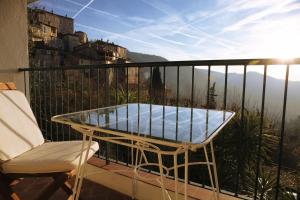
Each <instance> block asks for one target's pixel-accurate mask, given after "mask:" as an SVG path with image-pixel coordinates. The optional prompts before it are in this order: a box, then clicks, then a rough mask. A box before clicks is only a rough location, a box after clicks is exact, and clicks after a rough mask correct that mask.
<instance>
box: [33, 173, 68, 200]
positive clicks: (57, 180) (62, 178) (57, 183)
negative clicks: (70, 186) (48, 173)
mask: <svg viewBox="0 0 300 200" xmlns="http://www.w3.org/2000/svg"><path fill="white" fill-rule="evenodd" d="M53 178H54V181H53V182H52V183H51V184H50V185H49V186H48V187H47V188H46V189H45V190H44V191H43V192H42V194H40V195H39V197H38V198H37V199H38V200H47V199H49V198H50V197H51V196H52V195H53V194H54V193H55V192H56V191H57V190H58V189H59V188H60V187H62V186H63V185H64V184H65V182H66V181H67V180H68V175H67V174H65V173H62V174H60V175H57V176H55V177H53ZM63 189H64V188H63Z"/></svg>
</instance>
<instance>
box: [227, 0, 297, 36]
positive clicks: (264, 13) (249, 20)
mask: <svg viewBox="0 0 300 200" xmlns="http://www.w3.org/2000/svg"><path fill="white" fill-rule="evenodd" d="M291 2H292V1H291V0H286V1H281V2H280V3H277V4H274V5H272V6H271V7H267V8H266V9H263V10H261V11H259V12H255V13H254V14H250V15H248V16H246V17H245V18H242V19H241V20H239V21H237V22H235V23H233V24H231V25H229V26H226V27H224V28H223V32H229V31H237V30H240V29H241V28H243V27H244V26H246V25H248V24H253V23H255V22H256V21H258V20H260V19H262V18H264V17H268V16H271V15H273V14H279V13H286V12H290V11H291V10H294V9H299V4H295V6H296V7H294V6H292V7H291V5H290V3H291ZM287 6H288V9H287V8H286V7H287ZM250 8H252V7H250Z"/></svg>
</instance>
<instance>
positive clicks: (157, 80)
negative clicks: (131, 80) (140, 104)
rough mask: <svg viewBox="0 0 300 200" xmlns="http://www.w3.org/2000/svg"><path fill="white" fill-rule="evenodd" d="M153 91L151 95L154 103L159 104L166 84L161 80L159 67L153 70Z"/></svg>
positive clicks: (151, 90)
mask: <svg viewBox="0 0 300 200" xmlns="http://www.w3.org/2000/svg"><path fill="white" fill-rule="evenodd" d="M150 84H151V89H150V90H149V95H150V96H151V97H152V102H153V103H156V104H159V103H161V102H162V101H161V100H162V96H163V91H164V90H163V89H164V84H163V83H162V80H161V74H160V71H159V67H155V68H154V69H153V74H152V80H151V83H150Z"/></svg>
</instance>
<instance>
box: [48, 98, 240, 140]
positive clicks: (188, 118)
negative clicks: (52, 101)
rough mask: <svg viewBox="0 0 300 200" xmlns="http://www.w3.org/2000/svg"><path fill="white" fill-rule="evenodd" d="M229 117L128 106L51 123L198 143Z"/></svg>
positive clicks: (183, 109)
mask: <svg viewBox="0 0 300 200" xmlns="http://www.w3.org/2000/svg"><path fill="white" fill-rule="evenodd" d="M233 115H234V113H233V112H229V111H219V110H208V109H199V108H186V107H174V106H162V105H153V104H152V105H150V104H138V103H132V104H124V105H118V106H111V107H106V108H99V109H94V110H88V111H81V112H76V113H70V114H64V115H59V116H55V117H54V118H53V120H54V121H56V122H61V123H65V124H70V125H72V124H74V123H75V124H81V125H88V126H94V127H99V128H102V129H109V130H116V131H120V132H123V133H124V134H135V135H140V136H145V137H151V138H155V139H161V140H168V141H172V142H179V143H192V144H200V143H203V142H204V141H205V140H207V139H208V138H209V137H210V136H212V135H213V134H214V133H215V132H216V131H217V130H218V128H219V127H221V126H222V125H225V124H226V123H227V122H228V121H229V120H230V119H231V118H232V117H233Z"/></svg>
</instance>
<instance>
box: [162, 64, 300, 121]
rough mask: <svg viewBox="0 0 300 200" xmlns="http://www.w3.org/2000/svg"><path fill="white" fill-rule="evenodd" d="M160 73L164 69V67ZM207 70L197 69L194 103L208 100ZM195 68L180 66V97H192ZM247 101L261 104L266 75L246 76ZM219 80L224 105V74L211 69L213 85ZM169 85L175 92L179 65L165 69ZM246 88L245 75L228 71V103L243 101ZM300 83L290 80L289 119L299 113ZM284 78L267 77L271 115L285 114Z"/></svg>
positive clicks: (251, 106)
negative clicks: (283, 108) (264, 76)
mask: <svg viewBox="0 0 300 200" xmlns="http://www.w3.org/2000/svg"><path fill="white" fill-rule="evenodd" d="M161 75H163V73H162V69H161ZM207 75H208V74H207V70H205V69H195V80H194V82H195V84H194V98H195V102H199V103H200V104H205V103H206V91H207ZM191 77H192V68H191V67H181V68H180V73H179V94H180V97H181V98H190V97H191V88H192V80H191V79H192V78H191ZM246 80H247V81H246V93H245V102H246V104H245V105H246V108H247V109H257V108H260V107H261V100H262V89H263V75H262V74H260V73H257V72H248V73H247V78H246ZM214 82H215V83H216V94H217V95H218V96H217V104H218V105H219V106H220V107H221V106H222V105H223V96H224V82H225V74H224V73H220V72H215V71H211V84H212V83H214ZM166 86H167V88H169V89H171V91H172V93H173V95H174V96H175V95H176V86H177V68H176V67H175V68H174V67H168V68H167V69H166ZM242 88H243V75H242V74H237V73H229V74H228V90H227V103H228V104H227V105H230V104H231V103H233V102H234V103H238V104H241V99H242ZM299 88H300V82H299V81H290V82H289V87H288V97H287V118H288V119H291V118H295V117H296V116H298V115H300V108H299V107H298V105H299V102H300V90H299ZM283 94H284V80H282V79H277V78H273V77H270V76H268V77H267V82H266V97H265V98H266V99H265V111H266V112H267V113H268V114H271V115H272V116H276V117H280V116H281V113H282V105H283V96H284V95H283Z"/></svg>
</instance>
